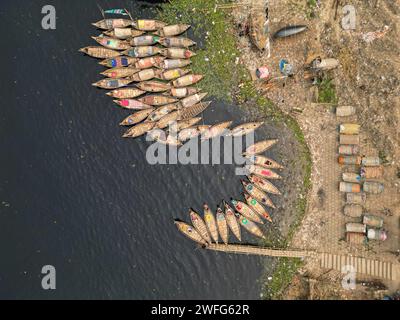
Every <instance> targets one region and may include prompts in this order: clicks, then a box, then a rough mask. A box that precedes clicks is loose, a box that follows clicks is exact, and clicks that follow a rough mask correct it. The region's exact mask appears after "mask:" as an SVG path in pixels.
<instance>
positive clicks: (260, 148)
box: [243, 139, 278, 156]
mask: <svg viewBox="0 0 400 320" xmlns="http://www.w3.org/2000/svg"><path fill="white" fill-rule="evenodd" d="M277 142H278V140H277V139H272V140H263V141H259V142H256V143H255V144H253V145H251V146H249V147H248V148H247V149H246V151H245V152H244V153H243V155H245V156H249V155H254V154H259V153H262V152H264V151H267V150H268V149H269V148H271V147H272V146H273V145H274V144H275V143H277Z"/></svg>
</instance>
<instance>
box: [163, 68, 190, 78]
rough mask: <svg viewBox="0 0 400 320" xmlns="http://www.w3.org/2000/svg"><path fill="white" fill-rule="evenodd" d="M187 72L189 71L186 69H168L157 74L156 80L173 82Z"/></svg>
mask: <svg viewBox="0 0 400 320" xmlns="http://www.w3.org/2000/svg"><path fill="white" fill-rule="evenodd" d="M189 72H190V69H187V68H185V69H182V68H176V69H169V70H165V71H164V72H162V73H161V74H159V75H158V76H157V78H158V79H161V80H166V81H170V80H174V79H177V78H179V77H182V76H184V75H185V74H188V73H189Z"/></svg>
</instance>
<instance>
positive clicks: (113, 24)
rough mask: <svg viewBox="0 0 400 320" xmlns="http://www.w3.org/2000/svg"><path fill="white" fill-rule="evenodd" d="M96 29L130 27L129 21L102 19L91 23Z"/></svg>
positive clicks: (130, 22)
mask: <svg viewBox="0 0 400 320" xmlns="http://www.w3.org/2000/svg"><path fill="white" fill-rule="evenodd" d="M92 25H94V26H95V27H96V28H99V29H103V30H110V29H115V28H126V27H129V26H131V25H132V21H131V20H129V19H103V20H100V21H97V22H95V23H92Z"/></svg>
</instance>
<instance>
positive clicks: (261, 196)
mask: <svg viewBox="0 0 400 320" xmlns="http://www.w3.org/2000/svg"><path fill="white" fill-rule="evenodd" d="M242 185H243V187H244V190H246V192H247V193H248V194H249V195H251V196H252V197H253V198H255V199H256V200H258V201H259V202H261V203H262V204H264V205H266V206H268V207H271V208H275V205H274V203H273V202H272V200H271V199H270V198H269V197H268V196H267V195H266V194H265V193H264V191H261V190H260V189H258V188H257V187H256V186H255V185H254V184H252V183H248V182H246V181H242Z"/></svg>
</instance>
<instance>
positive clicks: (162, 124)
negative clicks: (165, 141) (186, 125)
mask: <svg viewBox="0 0 400 320" xmlns="http://www.w3.org/2000/svg"><path fill="white" fill-rule="evenodd" d="M177 119H178V111H173V112H171V113H168V114H167V115H165V116H163V117H162V118H161V119H160V120H158V122H157V125H156V126H157V128H160V129H164V128H166V127H168V126H169V125H170V124H172V123H173V122H176V120H177Z"/></svg>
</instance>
